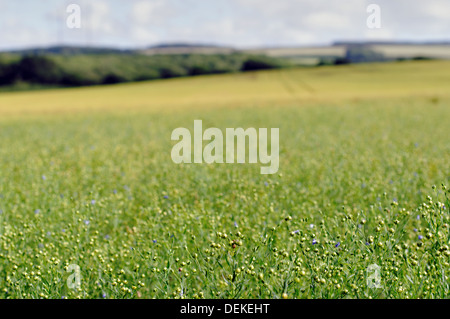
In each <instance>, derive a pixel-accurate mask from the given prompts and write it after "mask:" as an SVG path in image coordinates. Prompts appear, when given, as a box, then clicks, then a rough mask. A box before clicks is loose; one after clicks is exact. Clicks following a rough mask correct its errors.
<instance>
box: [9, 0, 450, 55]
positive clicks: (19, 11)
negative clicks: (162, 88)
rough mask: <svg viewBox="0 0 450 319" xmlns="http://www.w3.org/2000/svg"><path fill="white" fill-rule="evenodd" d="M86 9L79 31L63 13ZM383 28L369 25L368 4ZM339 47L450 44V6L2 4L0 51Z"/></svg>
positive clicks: (217, 0)
mask: <svg viewBox="0 0 450 319" xmlns="http://www.w3.org/2000/svg"><path fill="white" fill-rule="evenodd" d="M72 3H74V4H78V5H80V7H81V28H80V29H69V28H67V26H66V19H67V16H68V14H67V13H66V7H67V6H68V5H69V4H72ZM371 3H375V4H378V5H379V6H380V8H381V23H382V24H381V28H380V29H369V28H368V27H367V25H366V19H367V17H368V15H369V14H368V13H367V12H366V8H367V6H368V5H369V4H371ZM335 40H408V41H439V40H447V41H448V40H450V0H427V1H419V0H416V1H413V0H378V1H375V0H370V1H366V0H311V1H305V0H90V1H89V0H69V1H66V0H44V1H36V0H0V50H7V49H16V48H25V47H35V46H49V45H56V44H66V45H89V46H110V47H119V48H142V47H148V46H150V45H154V44H158V43H173V42H191V43H204V44H220V45H229V46H234V47H238V48H246V47H247V48H250V47H262V46H305V45H320V44H328V43H331V42H333V41H335Z"/></svg>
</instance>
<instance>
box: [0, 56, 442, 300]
mask: <svg viewBox="0 0 450 319" xmlns="http://www.w3.org/2000/svg"><path fill="white" fill-rule="evenodd" d="M449 71H450V62H443V61H416V62H398V63H385V64H360V65H345V66H329V67H320V68H301V69H282V70H272V71H261V72H254V73H239V74H225V75H210V76H199V77H193V78H177V79H169V80H161V81H152V82H140V83H132V84H131V83H130V84H120V85H110V86H98V87H87V88H71V89H55V90H42V91H30V92H8V93H6V92H5V93H0V128H1V134H0V298H55V299H60V298H447V297H449V296H450V287H449V284H450V277H449V276H450V267H449V262H450V248H449V246H448V245H449V239H450V232H449V221H450V210H449V207H450V203H449V199H448V197H449V194H448V190H447V189H445V186H442V184H447V186H449V184H450V183H449V180H450V139H449V136H450V72H449ZM196 119H201V120H203V127H204V129H205V128H207V127H218V128H221V129H223V130H224V129H225V128H227V127H233V128H237V127H243V128H249V127H255V128H259V127H264V128H279V129H280V169H279V171H278V173H277V174H274V175H261V174H260V167H261V165H260V164H212V165H208V164H182V165H177V164H174V163H173V162H172V160H171V157H170V154H171V149H172V147H173V145H174V144H175V142H173V141H171V138H170V137H171V132H172V131H173V130H174V129H175V128H177V127H186V128H188V129H190V130H191V131H192V129H193V121H194V120H196ZM205 144H206V143H204V145H205ZM374 264H376V265H378V266H379V269H378V270H377V272H376V274H378V275H379V279H380V280H379V282H378V281H377V282H376V287H374V286H371V285H370V284H368V282H373V281H371V280H372V278H373V275H374V274H375V273H373V272H371V271H370V269H371V268H370V267H369V266H371V265H374ZM73 265H76V266H78V267H79V270H80V275H81V281H80V284H79V286H77V287H75V289H72V288H71V286H70V284H68V282H69V283H73V282H72V281H71V280H72V279H73V278H74V277H73V276H72V275H73V274H74V273H76V272H74V271H73V269H74V268H73V267H74V266H73ZM376 274H375V275H376Z"/></svg>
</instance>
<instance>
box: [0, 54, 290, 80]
mask: <svg viewBox="0 0 450 319" xmlns="http://www.w3.org/2000/svg"><path fill="white" fill-rule="evenodd" d="M3 60H4V61H3V62H2V60H0V85H9V86H11V85H15V84H16V85H18V82H26V83H30V84H40V85H59V86H83V85H96V84H114V83H121V82H131V81H145V80H154V79H159V78H163V79H166V78H173V77H184V76H193V75H204V74H217V73H232V72H239V71H241V70H250V69H255V70H256V69H268V68H274V67H279V66H281V65H282V64H281V63H280V62H279V61H278V60H276V59H273V58H268V57H252V56H248V55H245V54H238V53H236V54H215V55H200V54H181V55H155V56H145V55H139V54H114V53H97V54H71V55H61V54H40V55H27V56H24V57H21V58H19V59H18V60H17V59H16V60H14V59H11V57H6V56H5V58H4V59H3Z"/></svg>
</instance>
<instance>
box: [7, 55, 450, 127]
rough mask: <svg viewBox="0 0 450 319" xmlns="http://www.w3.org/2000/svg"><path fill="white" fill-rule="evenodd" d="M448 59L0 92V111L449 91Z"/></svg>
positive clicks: (267, 102) (195, 104) (252, 103)
mask: <svg viewBox="0 0 450 319" xmlns="http://www.w3.org/2000/svg"><path fill="white" fill-rule="evenodd" d="M448 71H450V62H449V61H445V62H444V61H423V62H403V63H386V64H364V65H349V66H339V67H321V68H312V69H308V68H306V69H289V70H275V71H266V72H258V73H243V74H227V75H216V76H200V77H196V78H178V79H170V80H160V81H153V82H142V83H132V84H121V85H113V86H102V87H88V88H72V89H56V90H45V91H30V92H25V93H24V92H10V93H0V115H1V117H2V118H5V117H7V116H8V117H9V116H22V115H38V114H49V113H52V114H54V113H74V112H95V111H101V112H104V111H106V110H110V111H118V110H121V111H130V110H142V109H144V110H177V109H178V108H185V107H206V108H210V107H215V106H227V107H230V106H246V105H250V106H255V105H256V106H257V105H272V104H274V103H276V104H277V105H279V104H286V103H288V104H292V103H293V102H295V103H300V104H301V103H308V104H310V103H311V102H316V101H317V102H320V101H329V102H332V101H336V102H339V101H342V100H351V99H364V98H379V97H386V98H394V97H405V96H429V97H433V96H435V95H439V96H444V95H445V96H447V95H449V94H450V72H448Z"/></svg>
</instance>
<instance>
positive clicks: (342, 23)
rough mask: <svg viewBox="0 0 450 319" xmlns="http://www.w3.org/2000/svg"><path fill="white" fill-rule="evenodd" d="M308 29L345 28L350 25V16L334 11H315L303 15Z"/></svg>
mask: <svg viewBox="0 0 450 319" xmlns="http://www.w3.org/2000/svg"><path fill="white" fill-rule="evenodd" d="M304 22H305V25H306V26H307V27H308V28H310V29H346V28H350V27H351V23H350V17H348V16H345V15H341V14H338V13H334V12H317V13H312V14H310V15H308V16H306V17H305V19H304Z"/></svg>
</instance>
